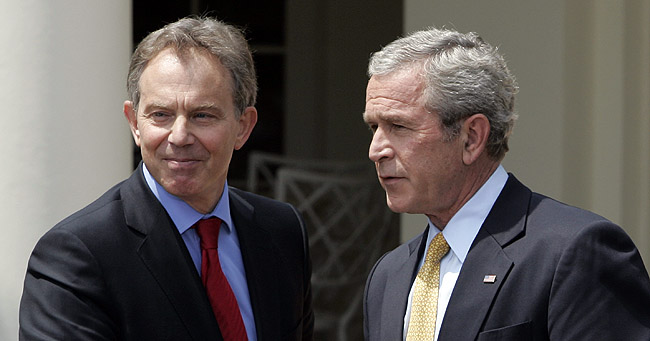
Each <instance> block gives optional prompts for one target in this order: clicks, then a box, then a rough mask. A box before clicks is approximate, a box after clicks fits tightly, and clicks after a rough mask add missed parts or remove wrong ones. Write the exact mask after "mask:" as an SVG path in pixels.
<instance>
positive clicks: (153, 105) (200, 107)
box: [144, 102, 223, 114]
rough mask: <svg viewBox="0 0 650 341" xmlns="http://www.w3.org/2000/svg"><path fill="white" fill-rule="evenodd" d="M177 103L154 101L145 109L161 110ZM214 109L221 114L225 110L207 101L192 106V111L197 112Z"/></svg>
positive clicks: (168, 108)
mask: <svg viewBox="0 0 650 341" xmlns="http://www.w3.org/2000/svg"><path fill="white" fill-rule="evenodd" d="M174 106H175V105H173V104H171V102H168V103H164V102H152V103H149V104H148V105H146V106H145V107H144V110H145V111H151V110H156V109H161V110H170V109H171V108H172V107H174ZM204 110H207V111H214V112H217V113H219V114H223V110H222V109H221V107H220V106H218V105H217V104H215V103H205V104H200V105H197V106H194V107H191V108H190V112H197V111H204Z"/></svg>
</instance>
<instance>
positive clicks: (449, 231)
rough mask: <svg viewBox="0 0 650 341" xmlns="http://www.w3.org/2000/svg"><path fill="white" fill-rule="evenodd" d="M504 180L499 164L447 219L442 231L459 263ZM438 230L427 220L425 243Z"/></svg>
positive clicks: (428, 242) (462, 259)
mask: <svg viewBox="0 0 650 341" xmlns="http://www.w3.org/2000/svg"><path fill="white" fill-rule="evenodd" d="M506 181H508V173H507V172H506V170H505V169H504V168H503V166H501V165H499V167H497V169H496V170H495V171H494V173H492V175H491V176H490V178H489V179H488V180H487V181H486V182H485V183H484V184H483V186H481V188H479V190H478V191H477V192H476V193H475V194H474V195H473V196H472V197H471V198H470V199H469V201H467V202H466V203H465V205H463V207H461V208H460V210H458V212H456V214H455V215H454V216H453V217H452V218H451V220H449V223H447V226H446V227H445V228H444V230H443V231H442V235H443V236H444V237H445V240H446V241H447V244H449V248H450V249H451V250H452V251H453V252H454V254H455V255H456V256H457V257H458V259H459V260H460V261H461V263H464V262H465V257H467V253H468V252H469V248H470V246H472V242H473V241H474V238H476V235H477V234H478V231H479V230H480V229H481V226H482V225H483V222H484V221H485V218H487V216H488V214H489V213H490V210H491V209H492V206H494V203H495V202H496V200H497V197H499V194H500V193H501V190H502V189H503V186H505V184H506ZM427 219H428V218H427ZM438 232H440V230H439V229H438V228H437V227H436V226H435V225H433V223H431V220H429V235H428V236H427V245H429V244H430V243H431V240H432V239H433V237H435V235H436V234H438Z"/></svg>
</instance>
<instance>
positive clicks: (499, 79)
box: [368, 28, 518, 160]
mask: <svg viewBox="0 0 650 341" xmlns="http://www.w3.org/2000/svg"><path fill="white" fill-rule="evenodd" d="M411 67H413V68H415V67H420V68H421V72H422V76H423V77H424V79H425V81H426V83H427V84H426V86H425V89H424V93H423V95H424V96H426V104H425V105H426V109H427V110H429V111H433V112H436V113H437V114H438V115H439V117H440V120H441V122H442V125H443V129H444V130H445V134H446V135H447V138H448V139H453V138H454V137H456V136H457V135H458V133H459V132H460V127H461V123H462V121H463V120H464V119H465V118H467V117H470V116H472V115H474V114H479V113H480V114H484V115H485V116H486V117H487V118H488V120H489V121H490V136H489V137H488V143H487V152H488V155H489V156H490V157H491V158H492V159H495V160H500V159H502V158H503V157H504V156H505V153H506V152H507V151H508V137H509V136H510V133H511V132H512V127H513V126H514V123H515V120H516V119H517V114H516V112H515V111H514V103H515V94H516V93H517V91H518V87H517V83H516V81H515V78H514V76H513V75H512V74H511V73H510V70H508V67H507V65H506V62H505V60H504V58H503V56H501V55H500V54H499V53H498V51H497V48H495V47H493V46H492V45H490V44H488V43H486V42H485V41H483V39H482V38H481V37H480V36H478V35H477V34H476V33H467V34H463V33H459V32H456V31H452V30H446V29H435V28H429V29H427V30H423V31H418V32H415V33H412V34H410V35H408V36H406V37H403V38H400V39H397V40H395V41H393V42H392V43H390V44H389V45H387V46H386V47H384V48H383V49H381V51H378V52H375V53H374V54H373V55H372V56H371V58H370V64H369V66H368V75H369V76H370V77H372V76H374V75H378V76H381V75H387V74H390V73H393V72H395V71H398V70H402V69H406V68H411Z"/></svg>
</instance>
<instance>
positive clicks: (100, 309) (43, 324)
mask: <svg viewBox="0 0 650 341" xmlns="http://www.w3.org/2000/svg"><path fill="white" fill-rule="evenodd" d="M105 293H106V288H105V284H104V281H103V279H102V272H101V269H100V268H99V265H98V264H97V262H96V261H95V258H94V257H93V255H92V254H91V253H90V251H89V250H88V248H87V247H86V246H85V245H84V243H83V242H82V241H81V240H80V239H79V238H77V236H75V235H74V234H72V233H70V232H69V231H67V230H64V229H61V228H59V229H56V228H55V229H53V230H51V231H50V232H48V233H46V234H45V235H44V236H43V237H42V238H41V240H40V241H39V242H38V243H37V245H36V247H35V248H34V251H33V252H32V255H31V257H30V259H29V263H28V266H27V274H26V276H25V283H24V289H23V296H22V299H21V302H20V312H19V321H20V330H19V339H20V340H115V339H116V338H117V336H116V335H115V332H114V331H115V327H114V323H113V322H112V321H111V319H110V318H109V314H108V309H109V308H108V307H109V306H110V304H109V302H108V299H107V295H106V294H105Z"/></svg>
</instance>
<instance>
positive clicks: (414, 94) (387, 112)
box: [364, 69, 425, 120]
mask: <svg viewBox="0 0 650 341" xmlns="http://www.w3.org/2000/svg"><path fill="white" fill-rule="evenodd" d="M423 91H424V82H423V80H422V77H421V76H420V75H419V73H418V72H417V71H415V70H412V69H411V70H403V71H397V72H394V73H390V74H388V75H382V76H376V75H375V76H372V77H371V78H370V80H369V81H368V87H367V88H366V110H365V112H364V119H366V120H367V119H369V118H370V117H373V118H384V117H388V116H396V115H397V116H400V115H401V114H405V113H408V112H411V111H413V110H414V109H424V104H425V102H424V98H423V96H422V94H423Z"/></svg>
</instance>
